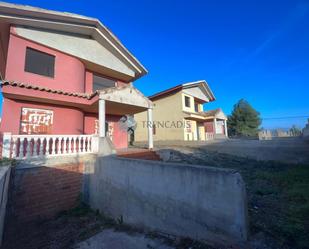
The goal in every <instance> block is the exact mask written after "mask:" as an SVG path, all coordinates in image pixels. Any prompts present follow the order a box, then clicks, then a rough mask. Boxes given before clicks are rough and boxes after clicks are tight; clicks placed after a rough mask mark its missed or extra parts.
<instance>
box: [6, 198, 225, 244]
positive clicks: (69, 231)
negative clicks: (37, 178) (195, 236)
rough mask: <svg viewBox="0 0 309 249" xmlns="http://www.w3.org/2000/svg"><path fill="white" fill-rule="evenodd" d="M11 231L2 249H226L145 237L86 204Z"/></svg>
mask: <svg viewBox="0 0 309 249" xmlns="http://www.w3.org/2000/svg"><path fill="white" fill-rule="evenodd" d="M8 230H9V231H8V232H6V233H5V234H4V241H3V245H2V247H1V249H144V248H145V249H188V248H191V249H223V248H214V247H211V246H208V245H206V244H203V243H200V242H197V241H192V240H190V239H186V238H183V239H179V238H175V237H171V236H168V235H166V234H154V233H146V232H144V231H141V230H137V229H135V228H133V227H130V226H127V225H125V224H120V223H118V222H117V221H114V220H112V219H109V218H106V217H104V216H102V215H101V214H99V213H97V212H95V211H93V210H91V209H90V208H89V207H88V206H87V205H85V204H81V205H80V206H78V207H76V208H74V209H72V210H68V211H66V212H62V213H61V214H59V216H57V217H55V218H54V219H51V220H45V221H41V222H36V223H31V224H22V225H20V226H18V227H14V228H10V229H8ZM137 245H138V246H137Z"/></svg>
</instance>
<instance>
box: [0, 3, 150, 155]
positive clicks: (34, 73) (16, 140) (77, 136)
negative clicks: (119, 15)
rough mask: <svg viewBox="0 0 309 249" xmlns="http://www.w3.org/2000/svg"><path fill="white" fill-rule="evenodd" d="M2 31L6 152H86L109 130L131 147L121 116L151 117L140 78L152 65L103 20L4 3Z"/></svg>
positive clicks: (0, 57) (1, 128)
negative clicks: (145, 113)
mask: <svg viewBox="0 0 309 249" xmlns="http://www.w3.org/2000/svg"><path fill="white" fill-rule="evenodd" d="M0 35H1V39H0V43H1V44H0V45H1V46H0V48H1V49H0V72H1V88H2V95H3V107H2V119H1V126H0V131H1V133H2V134H4V137H7V136H9V137H10V136H11V137H10V139H11V140H10V141H11V142H10V143H9V145H8V144H6V147H7V148H8V147H10V152H9V153H10V154H6V155H4V156H11V157H12V156H13V157H17V158H18V157H19V158H22V157H26V156H27V155H28V156H34V155H37V156H40V155H41V156H42V155H46V154H61V153H62V154H67V153H69V154H70V153H73V152H75V153H77V152H80V153H82V152H87V150H88V151H90V150H91V149H90V147H91V146H92V147H93V144H92V143H93V137H106V136H108V137H109V138H110V140H111V141H112V142H113V144H114V146H115V147H116V148H126V147H127V145H128V144H127V143H128V142H127V141H128V139H127V137H128V135H127V131H126V130H125V129H124V128H123V127H120V125H119V124H120V123H119V120H120V119H121V118H122V117H123V116H125V115H132V114H135V113H138V112H141V111H145V110H148V113H149V115H148V117H149V120H150V121H151V116H152V113H151V109H152V103H151V101H149V100H148V99H147V98H146V97H145V96H143V94H141V93H140V92H139V91H138V90H137V89H136V88H134V86H133V84H132V82H133V81H135V80H136V79H138V78H140V77H142V76H143V75H145V74H146V73H147V71H146V69H145V68H144V67H143V65H142V64H141V63H140V62H139V61H138V60H137V59H136V58H135V57H134V56H133V55H132V54H131V53H130V52H129V51H128V50H127V49H126V48H125V47H124V46H123V45H122V43H121V42H120V41H119V40H118V39H117V38H116V37H115V36H114V35H113V34H112V33H111V31H109V30H108V29H107V28H106V27H105V26H104V25H103V24H102V23H101V22H100V21H99V20H97V19H94V18H89V17H85V16H80V15H75V14H69V13H61V12H55V11H48V10H43V9H39V8H33V7H29V6H21V5H14V4H7V3H0ZM149 134H150V135H149V139H150V140H149V147H150V148H151V147H152V137H151V132H149ZM26 140H27V141H26ZM29 144H31V148H30V147H29ZM26 147H27V148H26ZM6 153H7V152H6Z"/></svg>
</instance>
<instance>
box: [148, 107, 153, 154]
mask: <svg viewBox="0 0 309 249" xmlns="http://www.w3.org/2000/svg"><path fill="white" fill-rule="evenodd" d="M147 127H148V148H149V149H153V120H152V109H151V108H149V109H148V110H147Z"/></svg>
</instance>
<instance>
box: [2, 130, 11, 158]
mask: <svg viewBox="0 0 309 249" xmlns="http://www.w3.org/2000/svg"><path fill="white" fill-rule="evenodd" d="M11 139H12V133H10V132H4V133H3V144H2V157H3V158H4V157H7V158H10V157H11Z"/></svg>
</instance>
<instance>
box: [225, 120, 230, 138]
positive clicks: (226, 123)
mask: <svg viewBox="0 0 309 249" xmlns="http://www.w3.org/2000/svg"><path fill="white" fill-rule="evenodd" d="M224 132H225V136H226V137H228V136H229V135H228V134H227V122H226V120H224Z"/></svg>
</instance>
